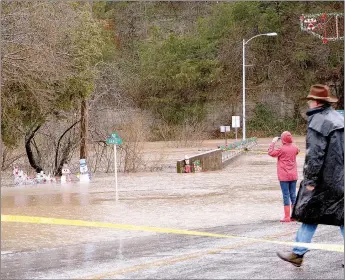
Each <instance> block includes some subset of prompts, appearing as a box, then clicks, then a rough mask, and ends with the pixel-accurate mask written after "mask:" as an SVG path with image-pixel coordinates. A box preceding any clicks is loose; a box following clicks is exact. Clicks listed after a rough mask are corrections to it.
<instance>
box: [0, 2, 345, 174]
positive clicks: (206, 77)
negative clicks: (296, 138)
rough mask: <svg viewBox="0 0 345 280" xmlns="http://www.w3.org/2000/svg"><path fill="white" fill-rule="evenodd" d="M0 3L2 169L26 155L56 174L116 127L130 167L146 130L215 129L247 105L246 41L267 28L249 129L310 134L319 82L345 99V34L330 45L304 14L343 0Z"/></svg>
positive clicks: (198, 135) (254, 51) (186, 133)
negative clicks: (310, 109)
mask: <svg viewBox="0 0 345 280" xmlns="http://www.w3.org/2000/svg"><path fill="white" fill-rule="evenodd" d="M1 5H2V7H1V8H2V10H1V13H2V15H1V30H2V32H1V40H2V48H1V105H2V110H1V136H2V143H1V145H2V170H5V169H7V168H8V167H10V166H11V164H12V163H13V162H15V161H16V160H17V159H19V158H22V157H23V155H25V157H26V158H27V159H28V161H29V163H30V166H31V167H32V168H33V169H35V170H36V171H40V170H43V169H45V170H46V169H49V170H51V171H52V172H53V173H54V174H60V173H61V168H62V165H63V163H65V162H69V161H70V160H71V158H72V157H73V156H75V155H77V153H78V151H79V149H80V148H79V146H80V144H81V143H82V141H83V140H85V141H84V142H85V144H86V146H87V147H88V150H89V151H90V152H89V154H84V155H83V157H87V156H88V157H89V158H91V154H90V153H91V151H92V155H93V156H94V161H95V164H96V165H97V161H100V160H101V158H102V157H105V154H104V153H105V150H106V148H107V147H106V144H105V139H106V138H107V136H108V135H109V134H110V133H111V132H112V131H114V130H116V131H117V132H119V134H120V135H121V136H122V137H123V138H124V140H125V141H124V145H123V146H122V151H123V153H124V158H125V159H127V161H128V162H127V165H126V166H127V167H126V168H125V169H126V170H127V171H131V170H135V164H134V163H133V162H135V161H136V162H139V161H140V160H139V159H140V155H138V151H139V150H140V144H139V143H140V142H142V141H156V140H182V139H189V140H202V139H206V138H214V137H218V131H219V126H220V125H230V124H231V116H233V115H239V116H241V115H242V107H241V106H242V40H243V39H244V38H245V39H249V38H251V37H252V36H254V35H256V34H261V33H267V32H277V33H278V36H276V37H265V36H262V37H259V38H256V39H255V40H253V41H251V42H250V44H248V46H247V48H246V60H247V62H248V64H250V65H251V66H250V67H248V68H247V76H246V81H247V103H248V104H247V117H248V122H247V129H248V132H247V136H248V137H251V136H258V137H262V136H266V137H268V136H273V135H278V133H280V132H281V131H283V130H287V129H288V130H290V131H291V132H293V133H295V134H303V133H304V130H305V119H304V112H305V110H306V106H305V104H304V103H303V102H301V101H300V98H301V97H303V96H305V95H306V94H307V92H308V89H309V87H310V85H311V84H313V83H326V84H328V85H330V86H331V88H332V91H333V93H334V94H335V95H337V96H338V97H339V98H340V99H341V102H340V103H339V104H338V109H343V94H344V87H343V86H344V41H343V40H337V41H330V42H328V43H327V44H323V43H322V40H321V39H319V38H317V37H315V36H312V35H311V34H309V33H307V32H303V31H301V29H300V22H299V19H300V16H301V15H302V14H313V13H315V14H319V13H339V14H341V13H343V10H344V3H343V2H341V1H332V2H318V1H314V2H289V1H280V2H278V1H276V2H273V1H269V2H262V1H260V2H221V1H218V2H216V1H210V2H172V1H171V2H169V1H168V2H145V1H142V2H91V3H87V2H64V1H57V2H54V3H53V2H50V1H32V2H31V1H30V2H26V1H25V2H19V1H18V2H16V1H2V2H1ZM339 28H340V29H341V30H342V31H341V32H342V36H343V21H342V25H341V24H340V27H339ZM328 32H334V33H335V30H332V29H330V30H328ZM81 108H84V110H81ZM81 124H82V125H81ZM81 127H86V128H87V129H86V132H85V131H81ZM185 143H187V142H185ZM80 152H81V153H82V151H80ZM84 153H85V151H84ZM90 160H91V159H90ZM129 163H131V164H129ZM96 165H95V166H96Z"/></svg>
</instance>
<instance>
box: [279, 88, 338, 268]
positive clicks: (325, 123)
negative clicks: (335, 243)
mask: <svg viewBox="0 0 345 280" xmlns="http://www.w3.org/2000/svg"><path fill="white" fill-rule="evenodd" d="M305 99H307V100H308V106H309V110H308V111H307V116H308V129H307V137H306V157H305V164H304V167H303V176H304V179H303V180H302V182H301V184H300V188H299V190H298V194H297V199H296V204H295V207H294V209H293V212H292V218H294V219H296V220H297V221H299V222H302V225H301V227H300V228H299V230H298V232H297V234H296V242H303V243H310V242H311V240H312V238H313V235H314V233H315V231H316V228H317V226H318V224H325V225H333V226H339V227H340V231H341V234H342V236H343V238H344V117H343V116H342V115H341V114H340V113H338V112H337V111H335V110H333V109H332V107H331V103H336V102H337V101H338V99H337V98H336V97H335V96H333V95H331V94H330V92H329V88H328V87H327V86H325V85H319V84H318V85H313V86H312V87H311V88H310V93H309V95H308V96H307V97H306V98H305ZM307 251H308V248H305V247H295V248H293V250H292V252H291V253H288V254H284V253H280V252H278V253H277V255H278V257H279V258H281V259H282V260H284V261H287V262H290V263H292V264H293V265H294V266H297V267H299V266H301V265H302V263H303V256H304V254H305V253H306V252H307Z"/></svg>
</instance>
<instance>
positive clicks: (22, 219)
mask: <svg viewBox="0 0 345 280" xmlns="http://www.w3.org/2000/svg"><path fill="white" fill-rule="evenodd" d="M1 222H14V223H31V224H48V225H65V226H79V227H96V228H112V229H122V230H136V231H150V232H160V233H172V234H181V235H193V236H206V237H216V238H236V239H245V240H251V241H258V242H263V243H264V242H266V243H273V244H280V245H285V246H292V247H293V246H298V247H307V248H309V249H318V250H324V251H333V252H344V245H340V244H324V243H318V244H317V243H300V242H298V243H297V242H286V241H275V240H267V239H263V238H252V237H245V236H235V235H226V234H218V233H210V232H202V231H193V230H182V229H171V228H159V227H150V226H135V225H126V224H113V223H105V222H90V221H83V220H68V219H56V218H45V217H32V216H12V215H1Z"/></svg>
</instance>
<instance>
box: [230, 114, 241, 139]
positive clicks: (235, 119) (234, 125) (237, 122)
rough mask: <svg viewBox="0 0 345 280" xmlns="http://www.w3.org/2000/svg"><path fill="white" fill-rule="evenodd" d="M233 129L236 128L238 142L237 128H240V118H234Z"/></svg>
mask: <svg viewBox="0 0 345 280" xmlns="http://www.w3.org/2000/svg"><path fill="white" fill-rule="evenodd" d="M232 127H233V128H235V131H236V140H237V128H239V127H240V116H232Z"/></svg>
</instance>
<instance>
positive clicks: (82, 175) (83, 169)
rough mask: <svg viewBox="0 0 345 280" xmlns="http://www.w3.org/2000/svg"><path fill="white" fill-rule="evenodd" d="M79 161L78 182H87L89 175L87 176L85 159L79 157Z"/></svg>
mask: <svg viewBox="0 0 345 280" xmlns="http://www.w3.org/2000/svg"><path fill="white" fill-rule="evenodd" d="M79 163H80V176H79V181H80V182H89V181H90V176H89V172H88V169H87V165H86V159H80V160H79Z"/></svg>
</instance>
